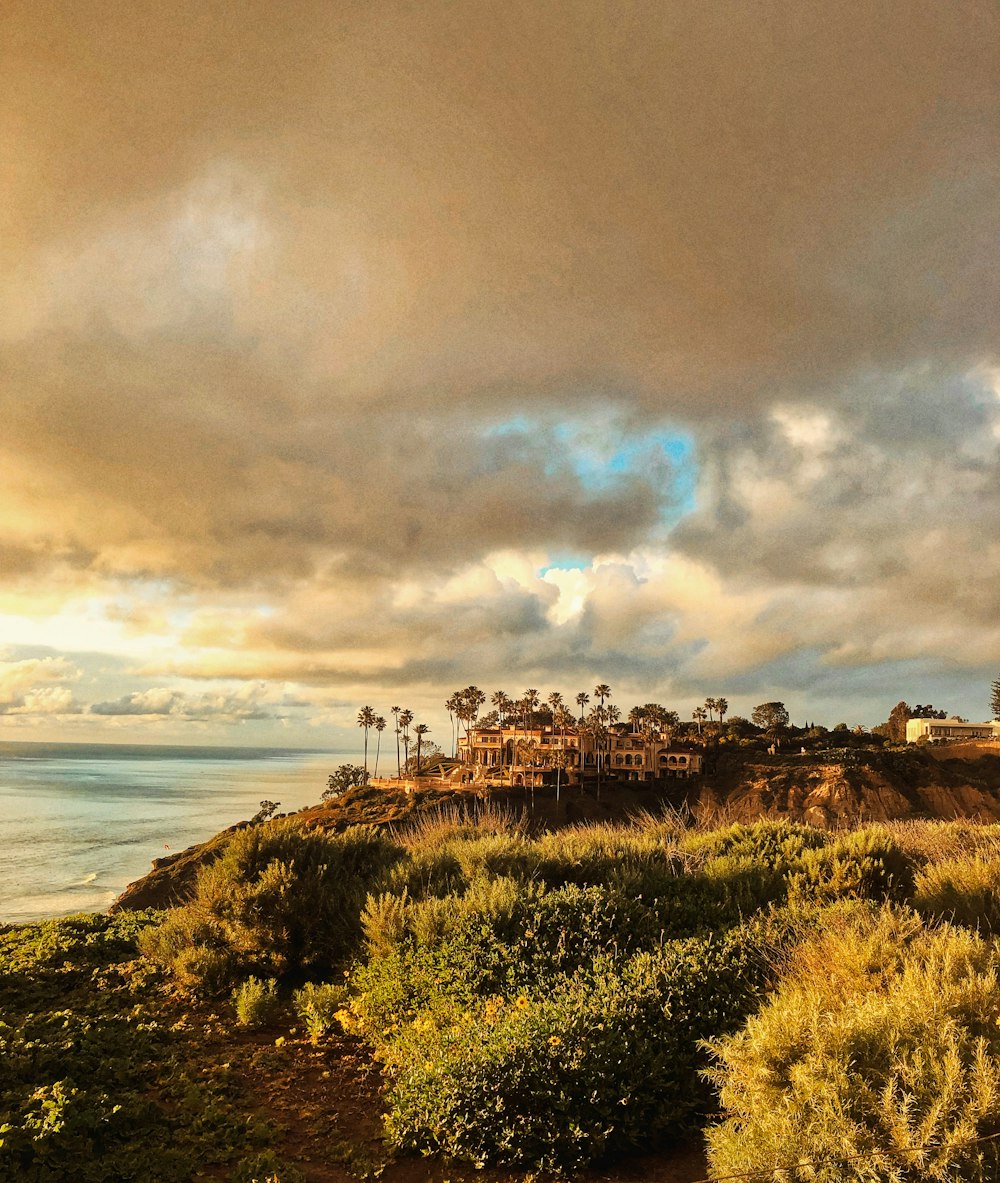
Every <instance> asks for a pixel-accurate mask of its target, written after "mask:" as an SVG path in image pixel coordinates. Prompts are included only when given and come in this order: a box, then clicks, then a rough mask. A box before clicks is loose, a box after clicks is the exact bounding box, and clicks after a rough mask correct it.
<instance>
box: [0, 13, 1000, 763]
mask: <svg viewBox="0 0 1000 1183" xmlns="http://www.w3.org/2000/svg"><path fill="white" fill-rule="evenodd" d="M4 25H5V30H4V37H3V39H2V44H0V77H2V78H3V80H4V82H3V86H2V87H0V190H2V200H0V425H2V428H0V739H19V740H30V739H38V740H46V741H51V740H69V741H73V740H81V741H88V742H98V741H102V740H106V741H108V742H149V743H165V742H177V743H211V744H225V743H240V744H261V745H264V746H266V745H273V744H287V745H289V746H306V747H330V748H336V747H338V746H342V745H344V744H355V745H356V743H357V739H358V732H357V728H356V726H355V723H354V720H355V716H356V714H357V711H358V709H359V708H360V706H362V705H364V704H371V705H372V706H373V707H374V708H375V710H376V711H377V712H378V713H381V714H383V715H386V716H387V717H388V716H389V708H390V707H391V706H392V705H400V706H403V707H409V708H410V709H412V710H413V711H414V712H415V714H416V716H417V718H418V720H422V721H424V722H426V723H427V724H428V725H429V726H430V727H431V738H433V739H437V740H439V742H443V743H445V746H447V737H448V735H449V730H448V721H447V717H446V715H445V713H444V709H443V703H444V699H445V698H446V697H447V696H448V694H450V693H451V692H452V691H454V690H456V689H459V688H461V687H464V686H467V685H469V684H470V683H475V684H478V685H479V686H481V687H483V689H484V690H486V691H487V692H488V693H489V692H491V691H492V690H495V689H500V688H502V689H504V690H506V691H507V692H508V693H512V694H520V693H522V692H523V691H524V689H525V688H527V687H533V688H537V689H538V690H539V691H540V693H541V694H542V695H543V696H544V695H546V694H547V693H548V692H549V691H551V690H559V691H561V692H562V693H564V694H565V695H567V697H570V698H572V697H575V695H576V693H577V692H579V691H581V690H587V691H592V690H593V687H594V686H595V684H596V683H597V682H606V683H608V684H610V685H611V687H612V690H613V694H614V697H613V701H614V702H615V703H617V704H618V705H620V706H621V707H622V709H623V712H624V711H627V710H628V708H629V707H630V706H631V705H633V704H634V703H641V702H648V701H658V702H661V703H663V704H664V705H666V706H668V707H670V708H672V709H676V710H678V711H680V713H681V714H682V715H683V716H686V717H690V712H691V710H692V708H694V707H695V706H697V705H698V704H699V703H701V702H702V701H703V700H704V698H705V697H706V696H714V697H718V696H724V697H726V698H727V699H728V701H729V704H730V713H731V714H744V715H748V714H749V713H750V711H751V709H752V707H753V706H754V705H755V704H756V703H758V702H762V701H770V700H774V699H780V700H781V701H784V702H785V703H786V704H787V706H788V708H789V711H790V713H791V716H792V719H793V721H796V722H804V721H806V720H809V721H813V720H815V721H819V722H821V723H825V724H826V725H828V726H832V725H834V724H836V723H837V722H841V721H844V722H847V723H848V724H849V725H851V726H854V725H855V724H858V723H861V724H865V725H871V724H874V723H877V722H880V721H882V720H884V719H885V718H886V717H887V715H888V712H889V710H890V709H891V707H892V706H893V705H894V704H895V703H896V702H897V701H899V700H900V699H906V700H907V701H909V702H910V703H917V702H920V703H928V702H932V703H933V704H934V705H935V706H940V707H943V708H945V709H948V710H949V711H953V712H957V713H959V714H961V715H964V716H966V717H969V718H972V719H977V720H978V719H982V718H985V717H986V715H987V714H988V701H989V684H990V682H991V680H992V679H993V678H995V677H997V676H998V673H1000V356H998V346H1000V328H998V309H1000V266H998V263H1000V257H998V256H1000V249H998V237H1000V236H998V231H1000V212H998V211H1000V203H998V202H997V199H996V195H997V192H998V189H1000V143H998V130H1000V57H998V55H997V53H996V45H997V44H998V36H1000V27H998V26H1000V16H998V10H997V8H996V6H995V5H994V4H993V3H992V0H989V2H988V0H981V2H980V0H952V2H951V3H948V4H942V3H941V2H940V0H907V2H906V3H887V4H871V3H869V2H867V0H858V2H848V0H823V2H822V3H819V2H818V0H817V2H815V3H813V2H808V0H807V2H802V0H794V2H793V0H759V2H756V3H753V4H750V3H746V2H745V0H739V2H735V0H713V2H712V3H705V2H704V0H656V2H653V0H648V2H644V3H637V2H635V0H615V2H614V3H610V2H605V0H571V2H567V0H544V2H541V0H534V2H533V3H524V2H522V0H476V2H471V0H470V2H467V3H455V2H454V0H421V2H420V3H414V2H412V0H409V2H402V0H379V2H378V3H376V4H372V3H370V2H360V0H359V2H354V0H338V2H337V3H335V4H334V3H330V2H329V0H322V2H319V0H316V2H313V0H296V2H295V3H292V4H289V3H287V0H280V2H279V0H246V2H245V3H242V4H239V5H233V4H231V3H228V2H223V0H156V2H155V3H153V2H149V0H102V3H100V4H78V3H75V2H73V0H10V3H9V4H8V6H7V7H6V9H5V21H4Z"/></svg>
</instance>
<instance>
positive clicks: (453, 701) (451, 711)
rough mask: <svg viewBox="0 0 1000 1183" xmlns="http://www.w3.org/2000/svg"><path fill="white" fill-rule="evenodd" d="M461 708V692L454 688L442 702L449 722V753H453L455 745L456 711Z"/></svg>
mask: <svg viewBox="0 0 1000 1183" xmlns="http://www.w3.org/2000/svg"><path fill="white" fill-rule="evenodd" d="M461 708H462V700H461V692H460V691H458V690H456V691H455V693H454V694H452V695H450V696H449V697H448V699H447V701H446V702H445V704H444V709H445V710H446V711H447V712H448V722H449V723H450V724H451V754H452V756H454V755H455V749H456V745H457V742H458V740H457V736H456V734H455V720H456V718H457V717H458V712H459V711H460V710H461Z"/></svg>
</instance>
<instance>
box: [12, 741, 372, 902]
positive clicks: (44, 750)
mask: <svg viewBox="0 0 1000 1183" xmlns="http://www.w3.org/2000/svg"><path fill="white" fill-rule="evenodd" d="M348 761H349V762H351V763H360V760H358V759H357V757H356V756H355V754H354V753H343V754H341V753H332V752H327V753H323V752H316V751H310V752H306V751H288V750H282V749H260V748H194V747H184V748H182V747H145V746H143V747H140V746H126V745H115V744H33V743H0V923H20V922H23V921H28V920H40V919H45V918H48V917H54V916H66V915H69V914H70V913H73V912H99V911H103V910H104V909H105V908H107V907H108V905H109V904H111V903H112V901H113V900H114V899H115V897H116V896H118V895H119V894H120V893H121V892H122V891H123V890H124V888H125V887H126V886H127V885H128V884H129V883H131V882H132V881H133V880H134V879H138V878H139V877H140V876H142V875H144V874H145V873H146V872H147V871H148V870H149V868H150V863H151V862H152V860H153V859H154V858H162V857H163V856H164V855H167V854H170V853H174V852H177V851H179V850H183V849H184V847H186V846H190V845H191V844H192V843H195V842H203V841H204V840H205V839H206V838H210V837H211V836H212V835H213V834H215V833H217V832H218V831H219V830H221V829H224V828H225V827H227V826H231V825H233V824H234V823H236V822H238V821H241V820H243V819H244V818H249V817H252V816H253V815H254V814H255V813H256V812H257V809H258V807H259V803H260V801H262V800H264V799H267V800H270V801H280V802H281V807H280V810H279V812H288V813H291V812H293V811H295V810H297V809H301V808H302V807H303V806H306V805H314V804H316V803H317V802H318V801H319V800H320V798H321V796H322V793H323V790H324V789H325V788H326V778H327V776H328V774H329V773H330V772H331V771H332V770H333V769H334V768H336V766H337V765H338V764H342V763H344V762H348Z"/></svg>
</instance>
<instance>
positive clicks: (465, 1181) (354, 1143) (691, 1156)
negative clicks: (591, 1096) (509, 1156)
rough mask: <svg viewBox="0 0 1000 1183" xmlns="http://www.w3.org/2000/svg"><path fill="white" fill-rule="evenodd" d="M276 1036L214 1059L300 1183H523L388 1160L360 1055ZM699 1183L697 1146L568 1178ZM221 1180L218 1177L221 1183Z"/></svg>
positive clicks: (230, 1042) (340, 1041)
mask: <svg viewBox="0 0 1000 1183" xmlns="http://www.w3.org/2000/svg"><path fill="white" fill-rule="evenodd" d="M277 1038H278V1042H276V1033H275V1032H269V1033H260V1034H255V1035H250V1034H238V1035H234V1036H228V1037H227V1038H226V1041H225V1042H224V1043H223V1042H221V1041H220V1042H219V1043H218V1044H217V1045H216V1046H215V1048H214V1049H213V1058H216V1059H218V1061H219V1062H220V1063H221V1062H223V1061H224V1062H225V1064H226V1065H228V1067H227V1068H226V1071H227V1072H228V1073H230V1074H231V1078H232V1082H233V1084H234V1086H235V1087H236V1088H237V1089H238V1091H239V1093H240V1094H241V1095H242V1099H243V1104H244V1105H245V1107H246V1108H247V1109H248V1110H252V1111H254V1112H256V1113H257V1114H258V1116H259V1117H260V1118H261V1119H264V1120H267V1121H270V1122H271V1123H273V1125H274V1127H275V1130H274V1137H273V1139H272V1140H271V1146H272V1148H273V1149H274V1151H275V1152H276V1153H277V1154H278V1155H279V1157H280V1158H281V1159H282V1160H283V1161H284V1162H286V1163H288V1164H290V1165H292V1166H295V1167H297V1168H298V1169H299V1170H300V1171H301V1172H302V1173H303V1175H304V1176H305V1178H306V1180H307V1181H308V1183H357V1181H358V1180H376V1179H379V1180H383V1181H384V1183H473V1181H475V1183H526V1180H528V1179H530V1178H537V1176H531V1175H530V1174H529V1173H527V1172H523V1171H515V1170H492V1169H486V1170H476V1169H475V1167H473V1166H472V1165H470V1164H468V1163H460V1162H455V1161H451V1160H443V1159H427V1158H421V1157H419V1156H416V1155H398V1156H397V1155H393V1154H391V1153H390V1152H389V1151H388V1150H387V1149H386V1146H385V1143H384V1142H383V1140H382V1113H383V1111H384V1106H383V1102H382V1078H381V1074H380V1072H379V1069H378V1065H377V1064H375V1063H373V1061H372V1059H371V1057H370V1055H369V1054H368V1052H367V1050H366V1048H365V1047H364V1045H362V1044H361V1043H359V1042H358V1041H356V1040H354V1039H351V1038H348V1037H339V1038H336V1037H335V1038H331V1039H328V1040H326V1041H324V1043H323V1044H322V1045H321V1046H320V1047H313V1046H312V1045H311V1044H310V1043H309V1042H307V1041H305V1040H298V1039H296V1038H294V1037H290V1038H285V1039H284V1041H281V1037H280V1036H278V1037H277ZM706 1175H707V1166H706V1162H705V1156H704V1154H703V1153H702V1151H701V1149H700V1147H699V1146H697V1145H695V1146H687V1147H680V1148H675V1149H674V1150H672V1151H670V1152H669V1153H666V1152H664V1153H661V1154H656V1155H642V1156H637V1157H634V1158H629V1159H624V1160H622V1161H620V1162H614V1163H605V1164H602V1165H601V1166H600V1167H597V1168H594V1169H592V1170H588V1171H584V1172H581V1173H578V1174H577V1175H575V1176H574V1179H575V1180H579V1181H580V1183H639V1181H640V1180H641V1181H642V1183H696V1181H697V1180H702V1179H704V1178H705V1177H706ZM220 1177H224V1176H220Z"/></svg>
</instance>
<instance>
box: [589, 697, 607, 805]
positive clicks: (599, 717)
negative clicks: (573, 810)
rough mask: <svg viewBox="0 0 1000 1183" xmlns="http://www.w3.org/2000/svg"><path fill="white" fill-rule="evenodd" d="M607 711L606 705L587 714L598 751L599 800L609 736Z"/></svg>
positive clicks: (591, 734)
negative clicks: (603, 757)
mask: <svg viewBox="0 0 1000 1183" xmlns="http://www.w3.org/2000/svg"><path fill="white" fill-rule="evenodd" d="M606 714H607V713H606V711H605V709H604V707H601V706H598V707H594V708H593V710H591V712H590V714H589V715H588V716H587V723H586V728H587V731H588V732H589V733H590V736H591V738H592V739H593V741H594V749H595V751H596V753H597V800H598V801H600V799H601V756H602V753H603V751H604V743H605V738H606V736H607V727H606V726H605V723H606Z"/></svg>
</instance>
